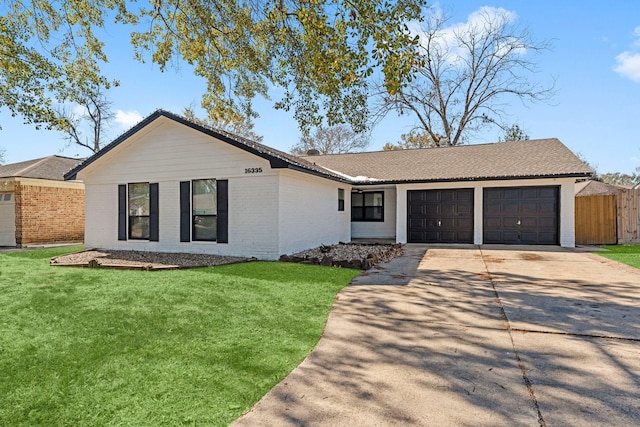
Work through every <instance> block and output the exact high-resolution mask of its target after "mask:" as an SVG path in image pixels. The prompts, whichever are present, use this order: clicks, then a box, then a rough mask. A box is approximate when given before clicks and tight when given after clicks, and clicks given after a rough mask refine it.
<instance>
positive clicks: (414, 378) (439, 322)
mask: <svg viewBox="0 0 640 427" xmlns="http://www.w3.org/2000/svg"><path fill="white" fill-rule="evenodd" d="M427 248H428V250H427ZM233 425H235V426H280V425H295V426H388V425H415V426H423V425H437V426H478V425H484V426H499V425H505V426H507V425H508V426H513V425H518V426H585V425H620V426H629V425H640V273H639V272H638V271H637V270H634V269H631V268H625V267H622V266H620V265H619V264H616V263H613V262H610V261H607V260H605V259H603V258H600V257H597V256H595V255H592V254H587V253H578V252H577V251H573V250H565V249H560V248H555V247H553V248H541V247H505V246H495V247H491V246H482V247H480V248H479V247H477V246H445V247H434V246H421V245H407V246H406V247H405V256H403V257H401V258H396V259H395V260H393V261H391V262H389V263H386V264H383V265H382V266H380V268H378V269H374V270H370V271H369V272H366V273H363V274H362V275H360V276H358V277H357V278H356V279H354V281H353V282H352V284H351V285H350V286H348V287H347V288H345V289H344V290H343V291H342V292H341V293H340V294H339V295H338V298H337V299H336V302H335V305H334V308H333V310H332V312H331V315H330V316H329V319H328V322H327V326H326V329H325V333H324V335H323V337H322V339H321V340H320V343H319V344H318V346H317V348H316V349H315V350H314V351H313V352H312V353H311V354H310V355H309V357H308V358H307V359H305V360H304V361H303V362H302V363H301V364H300V366H298V367H297V368H296V369H295V370H294V371H293V372H292V373H291V374H290V375H289V376H288V377H287V378H286V379H285V380H283V381H282V382H281V383H280V384H278V385H277V386H276V387H275V388H273V389H272V390H271V391H270V392H269V393H268V394H267V395H266V396H265V397H264V398H263V399H262V400H261V401H260V402H258V404H256V405H255V406H254V407H253V408H252V409H251V411H249V412H248V413H247V414H245V415H244V416H243V417H241V418H240V419H239V420H237V421H236V422H235V423H234V424H233Z"/></svg>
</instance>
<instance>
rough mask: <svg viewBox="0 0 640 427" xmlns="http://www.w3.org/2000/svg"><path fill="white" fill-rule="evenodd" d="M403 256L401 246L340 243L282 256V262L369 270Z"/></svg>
mask: <svg viewBox="0 0 640 427" xmlns="http://www.w3.org/2000/svg"><path fill="white" fill-rule="evenodd" d="M401 254H402V245H400V244H379V243H375V244H366V243H339V244H337V245H331V246H329V245H321V246H320V247H318V248H315V249H310V250H307V251H304V252H299V253H296V254H292V255H282V256H281V257H280V260H281V261H286V262H298V263H304V264H320V265H326V266H334V267H342V268H354V269H357V270H367V269H369V268H371V267H373V266H375V265H377V264H379V263H381V262H385V261H389V260H391V259H393V258H395V257H397V256H399V255H401Z"/></svg>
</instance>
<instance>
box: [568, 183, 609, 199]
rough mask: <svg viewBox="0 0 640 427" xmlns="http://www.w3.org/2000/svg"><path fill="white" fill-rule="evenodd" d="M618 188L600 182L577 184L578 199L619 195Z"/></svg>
mask: <svg viewBox="0 0 640 427" xmlns="http://www.w3.org/2000/svg"><path fill="white" fill-rule="evenodd" d="M618 188H619V187H618V186H615V185H611V184H606V183H604V182H599V181H584V182H578V183H576V197H587V196H599V195H603V196H604V195H612V194H613V195H615V194H618Z"/></svg>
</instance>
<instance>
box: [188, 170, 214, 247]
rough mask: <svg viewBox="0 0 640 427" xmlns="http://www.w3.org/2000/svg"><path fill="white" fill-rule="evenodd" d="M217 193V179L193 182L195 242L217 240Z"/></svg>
mask: <svg viewBox="0 0 640 427" xmlns="http://www.w3.org/2000/svg"><path fill="white" fill-rule="evenodd" d="M217 193H218V192H217V188H216V180H215V179H197V180H194V181H193V182H192V197H193V200H192V204H191V206H192V207H193V210H192V218H193V223H192V226H193V240H204V241H215V240H216V238H217V227H216V225H217V216H218V207H217V204H216V201H217Z"/></svg>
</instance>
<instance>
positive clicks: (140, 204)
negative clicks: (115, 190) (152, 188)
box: [129, 182, 149, 216]
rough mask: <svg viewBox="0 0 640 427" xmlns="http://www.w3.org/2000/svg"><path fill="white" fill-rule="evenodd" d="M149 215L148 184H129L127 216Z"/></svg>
mask: <svg viewBox="0 0 640 427" xmlns="http://www.w3.org/2000/svg"><path fill="white" fill-rule="evenodd" d="M140 215H149V183H148V182H144V183H139V184H129V216H140Z"/></svg>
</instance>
